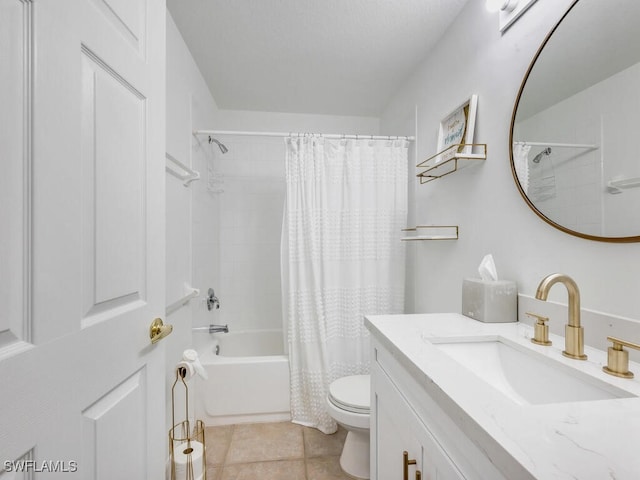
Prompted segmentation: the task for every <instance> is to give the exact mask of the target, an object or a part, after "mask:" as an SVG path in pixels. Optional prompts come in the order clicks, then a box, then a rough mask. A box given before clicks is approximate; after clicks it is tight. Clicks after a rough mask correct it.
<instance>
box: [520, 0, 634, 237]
mask: <svg viewBox="0 0 640 480" xmlns="http://www.w3.org/2000/svg"><path fill="white" fill-rule="evenodd" d="M639 19H640V1H638V0H613V1H606V2H605V1H602V0H579V1H576V2H575V3H574V4H573V6H572V7H571V8H570V10H569V12H568V13H567V14H566V15H565V16H564V18H563V19H562V20H561V21H560V23H559V24H558V25H557V27H556V28H555V29H554V30H553V31H552V33H551V34H550V35H549V37H547V40H546V41H545V43H544V44H543V46H542V47H541V48H540V50H539V52H538V54H537V56H536V58H534V60H533V62H532V64H531V66H530V67H529V71H528V73H527V75H526V76H525V79H524V82H523V84H522V87H521V90H520V93H519V95H518V99H517V101H516V106H515V108H514V114H513V119H512V125H511V150H512V155H511V161H512V169H513V172H514V177H515V178H516V180H517V182H516V183H517V184H518V187H519V189H520V192H521V193H522V194H523V196H524V198H525V200H526V201H527V203H528V204H529V205H530V206H531V207H532V208H533V209H534V211H536V213H538V215H540V216H541V217H542V218H543V219H544V220H546V221H548V222H549V223H551V224H552V225H554V226H555V227H557V228H560V229H561V230H563V231H565V232H567V233H571V234H574V235H578V236H581V237H584V238H590V239H593V240H604V241H619V242H620V241H624V242H627V241H640V153H639V152H640V142H638V141H636V139H638V138H640V89H639V88H638V86H640V22H639Z"/></svg>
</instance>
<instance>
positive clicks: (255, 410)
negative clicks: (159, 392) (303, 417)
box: [193, 330, 291, 425]
mask: <svg viewBox="0 0 640 480" xmlns="http://www.w3.org/2000/svg"><path fill="white" fill-rule="evenodd" d="M193 337H194V338H193V340H194V346H195V348H196V350H197V351H198V355H199V356H200V361H201V362H202V364H203V366H204V368H205V369H206V371H207V373H208V375H209V379H208V380H202V379H201V378H199V377H196V379H195V380H196V381H195V394H196V398H195V399H194V406H195V414H196V418H198V419H199V420H203V421H204V422H205V424H206V425H226V424H232V423H250V422H271V421H281V420H289V419H290V418H291V415H290V403H289V359H288V357H287V356H286V355H284V346H283V337H282V330H247V331H242V332H233V331H232V332H230V333H220V334H213V335H211V334H208V333H194V334H193ZM218 347H219V354H218V355H216V350H218Z"/></svg>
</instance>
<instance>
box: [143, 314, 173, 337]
mask: <svg viewBox="0 0 640 480" xmlns="http://www.w3.org/2000/svg"><path fill="white" fill-rule="evenodd" d="M172 331H173V325H169V324H167V325H165V324H164V323H163V322H162V319H161V318H156V319H154V320H153V322H151V327H149V338H151V343H157V342H158V341H159V340H162V339H163V338H164V337H166V336H167V335H169V334H170V333H171V332H172Z"/></svg>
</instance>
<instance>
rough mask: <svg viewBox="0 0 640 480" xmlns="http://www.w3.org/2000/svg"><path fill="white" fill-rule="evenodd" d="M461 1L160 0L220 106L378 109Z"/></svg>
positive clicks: (334, 111) (366, 112)
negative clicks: (166, 8)
mask: <svg viewBox="0 0 640 480" xmlns="http://www.w3.org/2000/svg"><path fill="white" fill-rule="evenodd" d="M467 1H468V0H167V7H168V9H169V12H170V13H171V16H172V17H173V19H174V21H175V22H176V24H177V26H178V29H179V30H180V32H181V34H182V36H183V38H184V40H185V42H186V43H187V46H188V47H189V50H190V51H191V54H192V55H193V57H194V58H195V60H196V63H197V64H198V66H199V68H200V71H201V72H202V75H203V76H204V78H205V80H206V82H207V84H208V85H209V89H210V90H211V93H212V95H213V97H214V99H215V101H216V103H217V104H218V106H219V107H220V108H223V109H234V110H259V111H270V112H292V113H315V114H330V115H361V116H378V115H379V114H380V112H381V111H382V110H383V108H384V107H385V105H386V104H387V102H388V101H389V99H390V97H391V95H392V94H393V93H394V92H395V91H396V89H397V88H398V86H399V85H400V84H401V83H402V81H403V80H405V79H406V78H407V77H408V76H409V75H410V74H411V73H412V72H413V70H414V69H415V68H416V67H417V66H418V64H419V62H420V61H421V60H422V59H423V58H424V57H425V56H426V54H427V52H428V51H429V50H430V49H431V48H432V46H433V45H434V44H435V43H436V42H437V41H438V39H439V38H440V37H441V36H442V34H443V33H444V31H445V30H446V29H447V27H448V26H449V24H450V23H451V22H452V21H453V19H454V18H455V17H456V16H457V14H458V13H459V12H460V10H461V9H462V7H463V5H464V4H465V3H466V2H467Z"/></svg>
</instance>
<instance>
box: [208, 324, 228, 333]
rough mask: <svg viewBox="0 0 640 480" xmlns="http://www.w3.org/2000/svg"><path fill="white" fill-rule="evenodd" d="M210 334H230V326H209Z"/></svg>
mask: <svg viewBox="0 0 640 480" xmlns="http://www.w3.org/2000/svg"><path fill="white" fill-rule="evenodd" d="M209 333H229V325H213V324H211V325H209Z"/></svg>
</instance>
